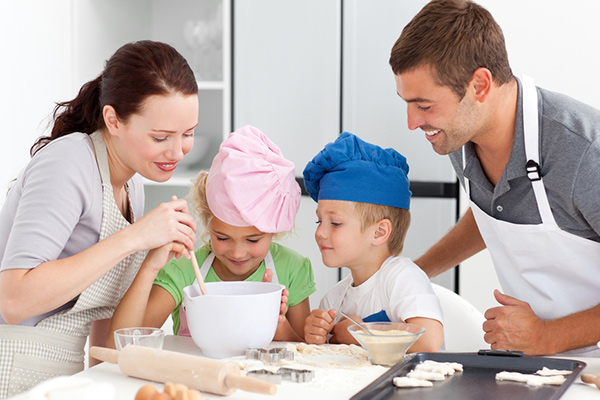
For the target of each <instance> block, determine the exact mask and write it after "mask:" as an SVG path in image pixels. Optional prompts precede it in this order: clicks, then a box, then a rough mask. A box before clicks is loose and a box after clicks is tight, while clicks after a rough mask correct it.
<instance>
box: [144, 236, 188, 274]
mask: <svg viewBox="0 0 600 400" xmlns="http://www.w3.org/2000/svg"><path fill="white" fill-rule="evenodd" d="M184 251H186V249H185V247H184V246H183V245H182V244H181V243H177V242H170V243H167V244H165V245H163V246H160V247H157V248H154V249H152V250H150V251H149V252H148V254H147V255H146V258H145V260H144V262H143V263H142V266H141V268H140V270H141V269H145V270H148V271H151V272H152V273H153V274H154V275H156V274H158V271H160V270H161V268H162V267H164V266H165V265H166V264H167V263H168V262H169V260H170V259H171V258H173V257H177V258H179V257H180V256H181V254H183V252H184Z"/></svg>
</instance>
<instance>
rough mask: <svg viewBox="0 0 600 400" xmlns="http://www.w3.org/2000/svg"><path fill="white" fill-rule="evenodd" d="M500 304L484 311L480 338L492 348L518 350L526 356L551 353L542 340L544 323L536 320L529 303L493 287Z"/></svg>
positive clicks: (544, 334)
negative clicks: (481, 336) (482, 334)
mask: <svg viewBox="0 0 600 400" xmlns="http://www.w3.org/2000/svg"><path fill="white" fill-rule="evenodd" d="M494 297H495V298H496V300H497V301H498V303H500V304H501V306H500V307H494V308H490V309H489V310H487V311H486V312H485V318H486V319H487V321H485V322H484V323H483V330H484V331H485V335H484V336H483V339H484V340H485V341H486V342H487V343H489V344H490V345H491V348H492V349H501V350H520V351H523V352H525V353H526V354H530V355H545V354H552V352H551V351H549V344H548V343H547V342H546V341H545V337H546V336H547V335H546V322H544V321H542V320H541V319H539V318H538V317H537V316H536V315H535V313H534V312H533V310H532V309H531V306H530V305H529V304H528V303H526V302H524V301H521V300H518V299H515V298H514V297H510V296H507V295H505V294H503V293H500V291H498V290H494Z"/></svg>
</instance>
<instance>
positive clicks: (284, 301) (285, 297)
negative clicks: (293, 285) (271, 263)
mask: <svg viewBox="0 0 600 400" xmlns="http://www.w3.org/2000/svg"><path fill="white" fill-rule="evenodd" d="M272 280H273V271H271V270H270V269H267V270H266V271H265V273H264V274H263V279H262V281H263V282H267V283H271V281H272ZM289 295H290V292H289V291H288V290H287V289H283V292H282V293H281V309H280V310H279V322H283V321H284V320H285V314H287V311H288V306H287V302H288V296H289Z"/></svg>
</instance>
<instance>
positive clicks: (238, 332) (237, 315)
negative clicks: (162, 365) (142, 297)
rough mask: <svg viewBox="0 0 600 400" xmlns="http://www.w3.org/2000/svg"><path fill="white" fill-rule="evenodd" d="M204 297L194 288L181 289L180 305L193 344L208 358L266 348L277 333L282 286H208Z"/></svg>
mask: <svg viewBox="0 0 600 400" xmlns="http://www.w3.org/2000/svg"><path fill="white" fill-rule="evenodd" d="M206 288H207V290H208V294H207V295H205V296H203V295H202V294H201V293H200V288H199V287H198V285H197V284H194V285H192V286H188V287H186V288H184V289H183V304H184V307H185V310H186V316H187V322H188V326H189V329H190V334H191V335H192V339H194V343H196V345H197V346H198V347H200V349H201V350H202V353H203V354H204V355H205V356H207V357H211V358H227V357H234V356H239V355H243V354H245V351H246V349H249V348H261V347H266V346H267V345H268V344H269V343H271V340H273V337H274V336H275V330H276V329H277V321H278V318H279V310H280V307H281V292H282V290H283V288H284V286H283V285H280V284H277V283H266V282H245V281H243V282H211V283H207V284H206Z"/></svg>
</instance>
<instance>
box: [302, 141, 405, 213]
mask: <svg viewBox="0 0 600 400" xmlns="http://www.w3.org/2000/svg"><path fill="white" fill-rule="evenodd" d="M407 174H408V164H407V163H406V158H405V157H404V156H403V155H402V154H400V153H398V152H397V151H396V150H394V149H383V148H381V147H379V146H376V145H374V144H371V143H367V142H365V141H364V140H362V139H360V138H359V137H358V136H355V135H353V134H352V133H349V132H344V133H342V134H341V135H339V136H338V138H337V139H336V140H335V142H332V143H328V144H327V145H325V148H324V149H323V150H321V151H320V152H319V154H317V155H316V156H315V157H314V158H313V159H312V161H310V162H309V163H308V164H307V165H306V168H304V185H305V187H306V191H307V192H308V194H309V195H310V197H311V198H312V199H313V200H314V201H319V200H346V201H355V202H359V203H372V204H381V205H385V206H392V207H398V208H405V209H407V210H408V209H410V195H411V192H410V189H409V181H408V176H407Z"/></svg>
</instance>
